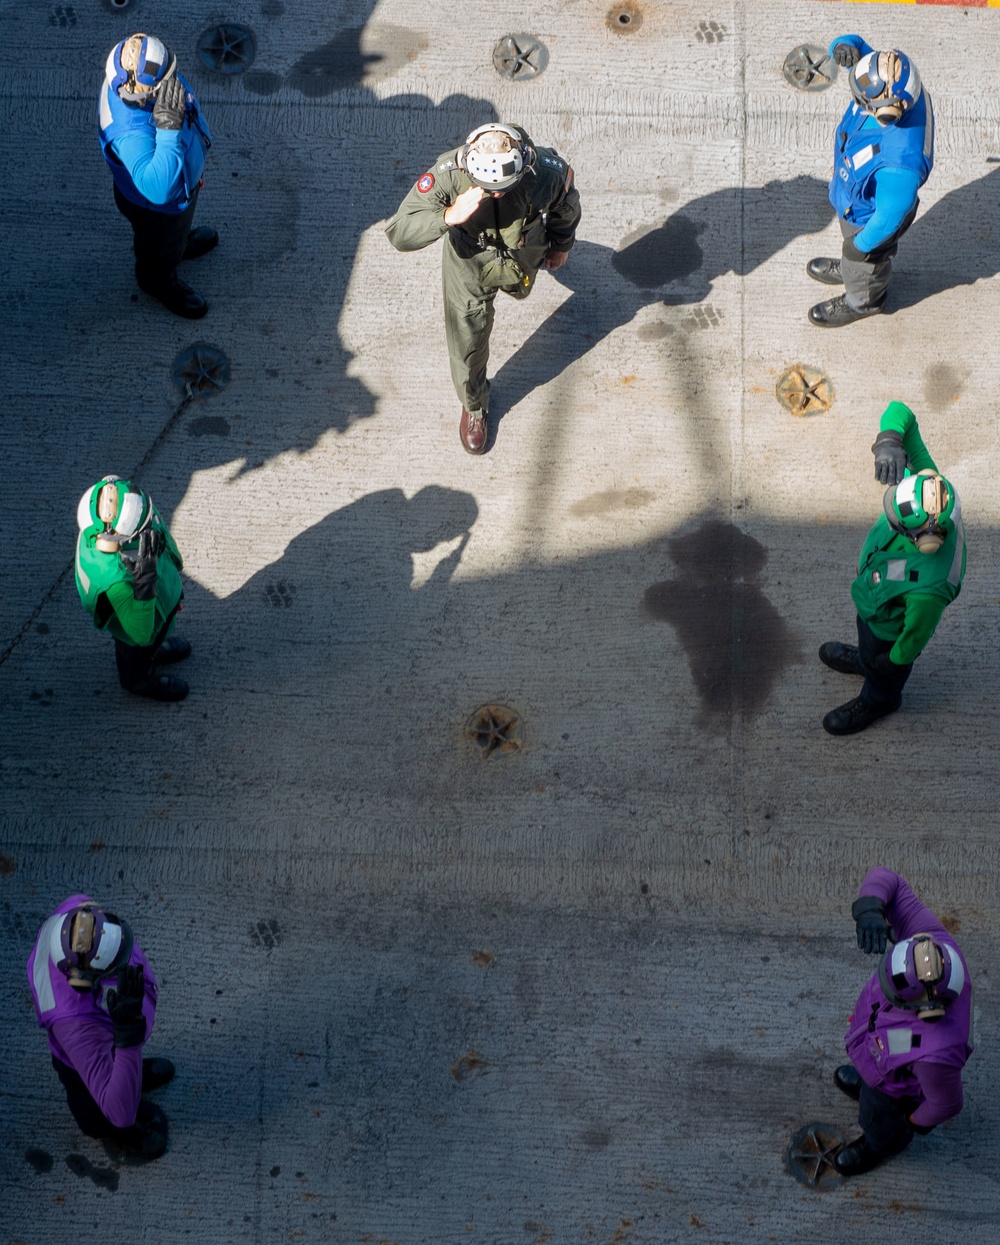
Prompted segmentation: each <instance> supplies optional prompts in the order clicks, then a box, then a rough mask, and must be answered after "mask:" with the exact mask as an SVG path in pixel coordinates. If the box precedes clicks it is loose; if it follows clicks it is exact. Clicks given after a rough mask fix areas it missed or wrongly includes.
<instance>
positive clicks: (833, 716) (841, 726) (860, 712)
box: [823, 696, 899, 735]
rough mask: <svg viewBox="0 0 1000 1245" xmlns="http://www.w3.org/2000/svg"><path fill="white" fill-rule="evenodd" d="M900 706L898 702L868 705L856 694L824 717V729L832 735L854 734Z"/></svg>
mask: <svg viewBox="0 0 1000 1245" xmlns="http://www.w3.org/2000/svg"><path fill="white" fill-rule="evenodd" d="M898 708H899V705H898V704H896V705H879V706H872V705H868V704H866V703H865V702H864V701H863V700H862V699H861V697H860V696H855V698H854V699H853V700H849V701H848V702H847V704H846V705H840V706H839V707H838V708H836V709H831V710H830V712H829V713H828V714H827V715H826V717H825V718H824V719H823V729H824V730H826V731H829V732H830V734H831V735H853V734H855V733H856V732H857V731H863V730H864V729H865V727H866V726H871V724H872V723H873V722H877V721H878V720H879V718H884V717H886V715H887V714H890V713H895V712H896V710H897V709H898Z"/></svg>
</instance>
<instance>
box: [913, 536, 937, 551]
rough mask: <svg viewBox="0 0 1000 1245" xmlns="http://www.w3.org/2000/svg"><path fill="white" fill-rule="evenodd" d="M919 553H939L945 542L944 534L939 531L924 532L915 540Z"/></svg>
mask: <svg viewBox="0 0 1000 1245" xmlns="http://www.w3.org/2000/svg"><path fill="white" fill-rule="evenodd" d="M913 543H914V544H915V545H916V546H917V552H918V553H937V551H938V550H939V549H940V548H941V546H942V545H943V544H944V536H942V535H941V533H940V532H938V531H936V530H935V531H933V532H922V533H921V534H920V535H919V536H918V537H917V539H916V540H915V541H914V542H913Z"/></svg>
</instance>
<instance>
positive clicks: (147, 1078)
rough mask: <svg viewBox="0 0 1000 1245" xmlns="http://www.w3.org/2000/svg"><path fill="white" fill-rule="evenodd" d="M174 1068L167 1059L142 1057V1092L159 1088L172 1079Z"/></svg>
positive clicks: (146, 1092) (145, 1092)
mask: <svg viewBox="0 0 1000 1245" xmlns="http://www.w3.org/2000/svg"><path fill="white" fill-rule="evenodd" d="M174 1072H175V1068H174V1065H173V1063H172V1062H171V1061H170V1060H169V1059H144V1060H143V1061H142V1092H143V1093H144V1094H148V1093H150V1092H151V1091H152V1090H154V1089H161V1088H162V1087H163V1086H164V1085H166V1084H168V1083H169V1082H170V1081H172V1080H173V1079H174Z"/></svg>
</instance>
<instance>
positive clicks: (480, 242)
mask: <svg viewBox="0 0 1000 1245" xmlns="http://www.w3.org/2000/svg"><path fill="white" fill-rule="evenodd" d="M460 150H461V148H459V149H458V150H455V151H449V152H445V154H444V155H442V156H441V157H440V158H439V159H438V161H437V163H436V164H435V165H434V166H433V168H431V169H429V170H428V171H427V172H426V173H424V175H423V176H422V177H420V178H418V179H417V181H416V182H415V184H414V185H413V187H412V189H411V190H410V192H409V194H408V195H407V196H406V198H405V199H404V200H403V202H402V203H401V204H400V206H399V210H398V211H397V213H396V215H395V216H394V217H393V218H392V220H391V221H390V222H389V224H388V226H387V227H386V234H387V235H388V238H389V241H390V242H391V243H392V245H393V246H394V247H395V248H396V250H397V251H419V250H422V249H423V247H425V246H430V244H431V243H432V242H436V241H437V239H438V238H441V237H444V235H445V234H447V235H448V240H447V244H446V246H445V248H444V251H443V254H442V261H441V268H442V279H443V286H444V318H445V331H446V334H447V339H448V357H449V359H450V361H451V378H452V381H453V382H454V385H455V392H456V393H457V394H458V397H459V400H460V401H461V403H462V405H463V406H464V407H465V408H466V410H468V411H482V412H483V413H484V414H485V413H486V412H487V411H488V410H489V404H490V383H489V381H488V380H487V379H486V365H487V362H488V361H489V356H490V331H491V330H492V328H493V300H494V299H495V298H496V295H497V291H498V290H503V292H504V293H505V294H510V295H511V296H512V297H513V298H527V296H528V295H529V294H530V293H531V287H532V285H533V284H534V281H535V276H536V274H537V272H538V269H539V268H540V267H541V266H542V263H543V262H544V260H545V255H546V252H547V251H549V250H550V249H551V250H555V251H568V250H569V249H570V248H571V247H572V245H573V241H574V237H575V234H576V229H577V226H578V225H579V223H580V195H579V193H578V192H577V190H576V187H575V186H574V185H573V170H572V169H571V168H570V166H569V165H568V164H567V163H566V161H565V160H563V159H562V157H561V156H559V155H557V154H556V152H555V151H553V150H552V148H550V147H539V148H537V152H538V159H537V160H536V162H535V165H534V167H533V168H532V169H529V170H528V171H527V172H526V173H525V174H524V176H523V177H522V178H521V180H520V181H519V182H518V183H517V184H516V185H515V186H512V187H511V188H510V189H509V190H507V191H506V192H505V193H504V194H503V196H502V197H501V198H499V199H494V198H492V197H491V196H490V195H489V193H488V192H487V195H486V197H484V199H483V201H482V203H481V204H480V205H479V207H478V209H477V210H476V212H475V213H474V214H473V216H471V217H470V219H469V220H467V221H465V222H464V223H463V224H461V225H454V226H448V225H446V224H445V223H444V213H445V210H446V209H447V208H448V207H449V206H450V205H451V204H452V203H454V202H455V200H456V199H457V198H458V196H459V195H460V194H462V193H463V191H466V190H468V189H469V187H470V186H471V185H472V182H471V181H470V180H469V178H468V177H467V176H466V174H465V173H464V172H463V171H462V170H461V169H460V168H459V167H458V159H457V157H458V154H459V151H460Z"/></svg>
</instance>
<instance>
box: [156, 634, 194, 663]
mask: <svg viewBox="0 0 1000 1245" xmlns="http://www.w3.org/2000/svg"><path fill="white" fill-rule="evenodd" d="M190 656H191V641H190V640H182V639H180V638H179V637H178V636H175V635H172V636H171V637H170V638H169V639H168V640H164V641H163V643H162V644H161V645H160V647H159V648H158V649H157V650H156V656H155V657H154V658H153V663H154V665H157V666H168V665H170V663H171V662H175V661H183V660H184V659H185V657H190Z"/></svg>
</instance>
